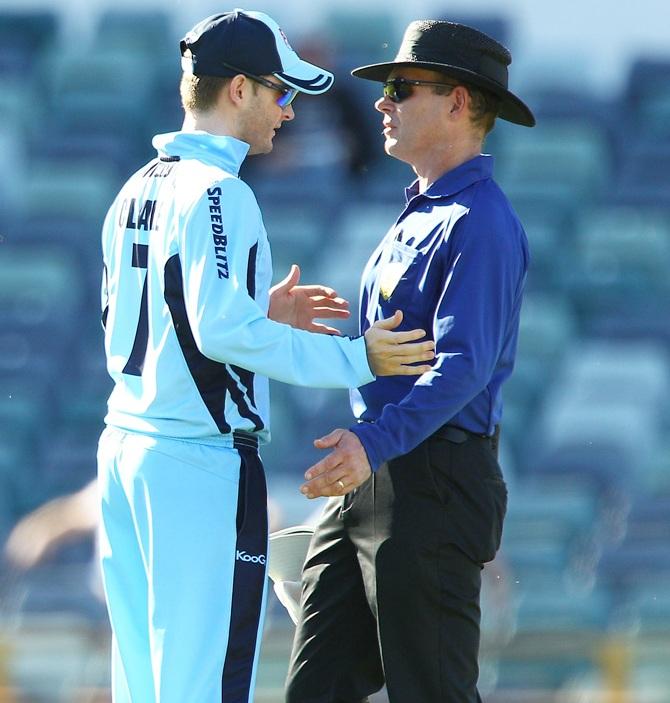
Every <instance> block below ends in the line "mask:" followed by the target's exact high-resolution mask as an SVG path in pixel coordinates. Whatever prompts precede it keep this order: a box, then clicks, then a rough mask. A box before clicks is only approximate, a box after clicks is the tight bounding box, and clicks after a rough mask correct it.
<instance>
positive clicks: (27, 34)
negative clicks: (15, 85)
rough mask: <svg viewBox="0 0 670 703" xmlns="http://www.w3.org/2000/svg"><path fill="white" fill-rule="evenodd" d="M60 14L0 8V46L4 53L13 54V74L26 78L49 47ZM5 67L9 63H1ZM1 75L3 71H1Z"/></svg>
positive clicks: (56, 34) (53, 41)
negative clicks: (14, 70)
mask: <svg viewBox="0 0 670 703" xmlns="http://www.w3.org/2000/svg"><path fill="white" fill-rule="evenodd" d="M60 21H61V17H60V14H59V13H58V12H56V11H52V10H46V9H44V10H42V9H40V10H37V9H35V10H18V9H10V8H5V9H2V10H0V46H2V47H3V50H4V53H5V54H6V55H9V54H13V55H14V56H15V57H16V63H15V64H14V68H15V69H16V75H20V76H21V77H22V78H23V79H24V80H25V78H26V68H27V69H28V77H30V74H31V73H32V71H33V69H34V68H35V66H36V65H37V64H38V63H39V62H40V60H41V59H42V58H44V57H45V55H46V53H47V52H48V51H49V50H50V49H53V48H54V47H55V45H56V42H57V41H58V39H59V34H60ZM3 67H4V68H5V70H6V69H7V68H10V67H11V65H10V64H8V63H6V62H5V63H3ZM3 74H4V75H7V73H6V72H5V71H3Z"/></svg>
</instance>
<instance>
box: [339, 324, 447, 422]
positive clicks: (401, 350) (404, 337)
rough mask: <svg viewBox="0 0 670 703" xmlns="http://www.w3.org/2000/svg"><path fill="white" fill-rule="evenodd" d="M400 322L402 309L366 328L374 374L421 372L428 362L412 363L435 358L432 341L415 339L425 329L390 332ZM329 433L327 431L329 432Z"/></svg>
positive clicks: (367, 345)
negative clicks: (415, 364)
mask: <svg viewBox="0 0 670 703" xmlns="http://www.w3.org/2000/svg"><path fill="white" fill-rule="evenodd" d="M401 322H402V312H401V311H400V310H397V311H396V312H395V313H394V315H393V317H388V318H386V319H382V320H377V322H375V324H374V325H372V327H370V328H369V329H368V330H366V332H365V345H366V348H367V352H368V363H369V364H370V370H371V371H372V373H373V374H374V375H375V376H420V375H421V374H422V373H426V372H427V371H430V370H431V366H430V365H429V364H420V365H417V366H412V364H414V363H416V362H419V361H431V360H432V359H434V358H435V342H433V341H432V340H429V341H427V342H416V341H415V340H417V339H421V338H422V337H425V336H426V333H425V331H424V330H409V331H407V332H391V330H394V329H395V328H396V327H397V326H398V325H399V324H400V323H401ZM329 436H330V435H329Z"/></svg>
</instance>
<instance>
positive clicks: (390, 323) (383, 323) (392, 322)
mask: <svg viewBox="0 0 670 703" xmlns="http://www.w3.org/2000/svg"><path fill="white" fill-rule="evenodd" d="M401 322H402V310H396V311H395V312H394V313H393V316H392V317H387V318H382V319H381V320H377V322H375V324H374V326H375V327H379V328H381V329H383V330H394V329H395V328H396V327H397V326H398V325H399V324H400V323H401ZM425 335H426V333H425V332H424V333H423V335H421V336H423V337H425ZM413 339H418V337H413Z"/></svg>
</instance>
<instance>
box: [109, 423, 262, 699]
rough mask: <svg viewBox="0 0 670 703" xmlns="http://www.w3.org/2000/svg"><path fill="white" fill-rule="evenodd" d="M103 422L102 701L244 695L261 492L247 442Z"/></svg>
mask: <svg viewBox="0 0 670 703" xmlns="http://www.w3.org/2000/svg"><path fill="white" fill-rule="evenodd" d="M236 447H237V448H225V447H214V446H209V445H202V444H196V443H193V442H184V441H180V440H175V439H167V438H155V437H148V436H145V435H138V434H132V433H125V432H121V431H119V430H115V429H111V428H108V429H106V430H105V431H104V432H103V434H102V437H101V438H100V444H99V449H98V476H99V484H100V490H101V498H102V516H101V535H100V548H101V558H102V571H103V582H104V586H105V595H106V598H107V605H108V609H109V616H110V621H111V624H112V633H113V642H112V696H113V700H114V703H251V701H252V700H253V689H254V679H255V673H256V665H257V661H258V653H259V648H260V642H261V631H262V623H263V616H264V611H265V598H266V578H265V569H266V566H265V562H266V554H267V496H266V492H265V478H264V475H263V467H262V465H261V463H260V459H259V458H258V454H257V452H256V451H255V450H254V449H253V448H249V447H248V446H238V445H237V443H236Z"/></svg>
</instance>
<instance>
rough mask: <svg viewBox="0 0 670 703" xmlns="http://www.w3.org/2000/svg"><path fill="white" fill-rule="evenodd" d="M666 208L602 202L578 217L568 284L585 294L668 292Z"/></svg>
mask: <svg viewBox="0 0 670 703" xmlns="http://www.w3.org/2000/svg"><path fill="white" fill-rule="evenodd" d="M669 213H670V210H668V209H667V208H666V209H661V208H653V207H646V208H645V207H642V206H628V207H625V206H613V205H606V206H600V207H596V208H592V209H590V210H587V211H586V212H585V214H584V216H583V217H581V218H580V219H579V221H578V224H577V228H576V237H575V251H574V252H573V254H574V263H573V268H572V272H571V274H568V275H569V276H570V278H571V281H570V285H571V287H573V289H574V290H575V293H577V294H579V295H582V296H587V295H589V294H590V293H591V294H593V295H595V296H598V295H601V296H606V295H610V296H612V297H614V296H618V297H619V298H627V297H628V298H633V299H635V298H637V299H639V298H642V297H643V296H645V295H648V294H649V293H648V291H649V288H650V287H651V288H652V289H653V290H654V291H656V292H657V293H664V292H665V293H668V292H670V282H669V279H668V276H667V271H668V269H669V268H670V219H669V218H668V214H669Z"/></svg>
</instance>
